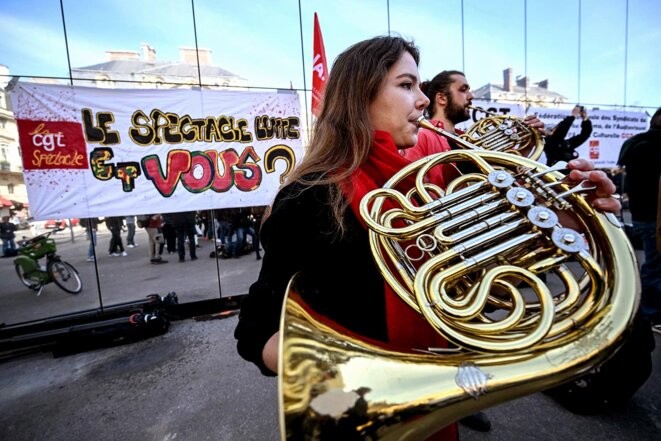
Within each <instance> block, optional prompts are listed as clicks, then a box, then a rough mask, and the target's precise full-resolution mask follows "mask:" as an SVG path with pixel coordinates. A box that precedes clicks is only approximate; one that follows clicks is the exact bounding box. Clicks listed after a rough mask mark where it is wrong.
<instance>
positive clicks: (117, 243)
mask: <svg viewBox="0 0 661 441" xmlns="http://www.w3.org/2000/svg"><path fill="white" fill-rule="evenodd" d="M106 227H108V230H110V243H109V244H108V255H109V256H113V257H116V256H128V254H126V251H125V250H124V243H123V242H122V230H123V229H124V218H123V217H122V216H111V217H107V218H106Z"/></svg>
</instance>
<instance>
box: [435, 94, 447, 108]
mask: <svg viewBox="0 0 661 441" xmlns="http://www.w3.org/2000/svg"><path fill="white" fill-rule="evenodd" d="M436 104H437V105H438V106H440V107H443V108H445V106H447V105H448V97H447V96H445V94H444V93H441V92H438V93H437V94H436Z"/></svg>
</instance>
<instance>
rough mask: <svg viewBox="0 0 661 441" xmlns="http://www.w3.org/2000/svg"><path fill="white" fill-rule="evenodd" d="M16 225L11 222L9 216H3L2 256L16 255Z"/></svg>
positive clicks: (1, 224) (0, 236)
mask: <svg viewBox="0 0 661 441" xmlns="http://www.w3.org/2000/svg"><path fill="white" fill-rule="evenodd" d="M15 231H16V225H15V224H14V223H13V222H10V220H9V216H3V217H2V221H0V239H2V256H3V257H10V256H15V255H16V233H15Z"/></svg>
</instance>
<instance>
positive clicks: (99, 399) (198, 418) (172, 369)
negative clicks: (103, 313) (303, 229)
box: [0, 316, 661, 441]
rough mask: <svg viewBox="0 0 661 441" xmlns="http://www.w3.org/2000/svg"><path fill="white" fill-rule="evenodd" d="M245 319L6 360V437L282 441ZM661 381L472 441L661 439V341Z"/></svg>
mask: <svg viewBox="0 0 661 441" xmlns="http://www.w3.org/2000/svg"><path fill="white" fill-rule="evenodd" d="M235 326H236V317H235V316H234V317H230V318H225V319H215V320H195V319H188V320H182V321H176V322H173V323H172V326H171V328H170V330H169V332H167V333H166V334H164V335H162V336H158V337H153V338H150V339H148V340H144V341H141V342H137V343H133V344H130V345H124V346H119V347H114V348H107V349H98V350H94V351H89V352H85V353H80V354H76V355H70V356H66V357H62V358H53V357H52V355H51V354H50V353H33V354H28V355H25V356H22V357H18V358H12V359H9V360H4V361H2V362H0V390H2V393H1V394H0V439H2V440H8V441H10V440H11V441H28V440H29V441H41V440H48V441H78V440H81V441H82V440H95V441H106V440H108V441H114V440H122V441H174V440H177V441H182V440H191V441H201V440H214V441H244V440H253V441H275V440H277V439H279V437H278V431H277V427H278V411H277V407H276V404H275V403H276V394H277V391H276V381H275V379H274V378H267V377H262V376H261V375H260V374H259V373H258V372H257V370H256V369H255V368H254V367H253V366H252V365H249V364H246V363H245V362H243V360H241V359H240V358H239V357H238V356H237V354H236V351H235V350H234V339H233V337H232V331H233V329H234V327H235ZM659 337H660V336H659V335H657V339H656V342H657V348H656V350H655V353H654V360H655V364H654V372H653V374H652V377H651V378H650V379H649V380H648V381H647V383H645V385H644V386H643V387H642V388H641V389H640V390H639V391H638V393H637V394H636V396H635V397H634V399H633V400H632V401H631V402H630V403H629V405H627V406H626V407H625V408H624V409H621V410H620V411H617V412H610V413H608V414H604V415H598V416H578V415H574V414H572V413H570V412H568V411H567V410H565V409H564V408H562V407H560V406H558V405H557V404H556V403H555V402H554V401H552V400H551V399H550V398H549V397H547V396H546V395H543V394H541V393H538V394H534V395H531V396H528V397H525V398H522V399H518V400H514V401H512V402H509V403H506V404H502V405H500V406H498V407H495V408H492V409H489V410H488V414H489V416H490V417H491V419H492V421H493V424H494V427H493V430H492V431H491V432H490V433H486V434H484V433H478V432H474V431H471V430H469V429H465V428H461V429H460V430H461V439H462V441H529V440H539V441H573V440H584V441H604V440H608V441H629V440H630V441H634V440H635V441H658V440H659V439H661V338H659Z"/></svg>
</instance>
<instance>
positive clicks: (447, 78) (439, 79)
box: [420, 70, 466, 118]
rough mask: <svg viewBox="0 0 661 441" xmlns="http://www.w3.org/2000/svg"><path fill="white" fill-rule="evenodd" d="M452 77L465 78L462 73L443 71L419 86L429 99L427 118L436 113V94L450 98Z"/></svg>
mask: <svg viewBox="0 0 661 441" xmlns="http://www.w3.org/2000/svg"><path fill="white" fill-rule="evenodd" d="M453 75H461V76H462V77H465V76H466V75H464V73H463V72H460V71H458V70H444V71H443V72H441V73H439V74H438V75H436V76H435V77H434V78H432V80H431V81H424V82H423V83H422V84H420V89H421V90H422V91H423V92H424V94H425V95H427V98H429V106H427V110H426V112H427V116H428V117H430V118H431V117H432V115H434V113H435V112H436V94H437V93H442V94H443V95H445V96H446V97H448V98H449V97H450V85H451V84H452V82H453V81H454V78H452V76H453Z"/></svg>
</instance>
